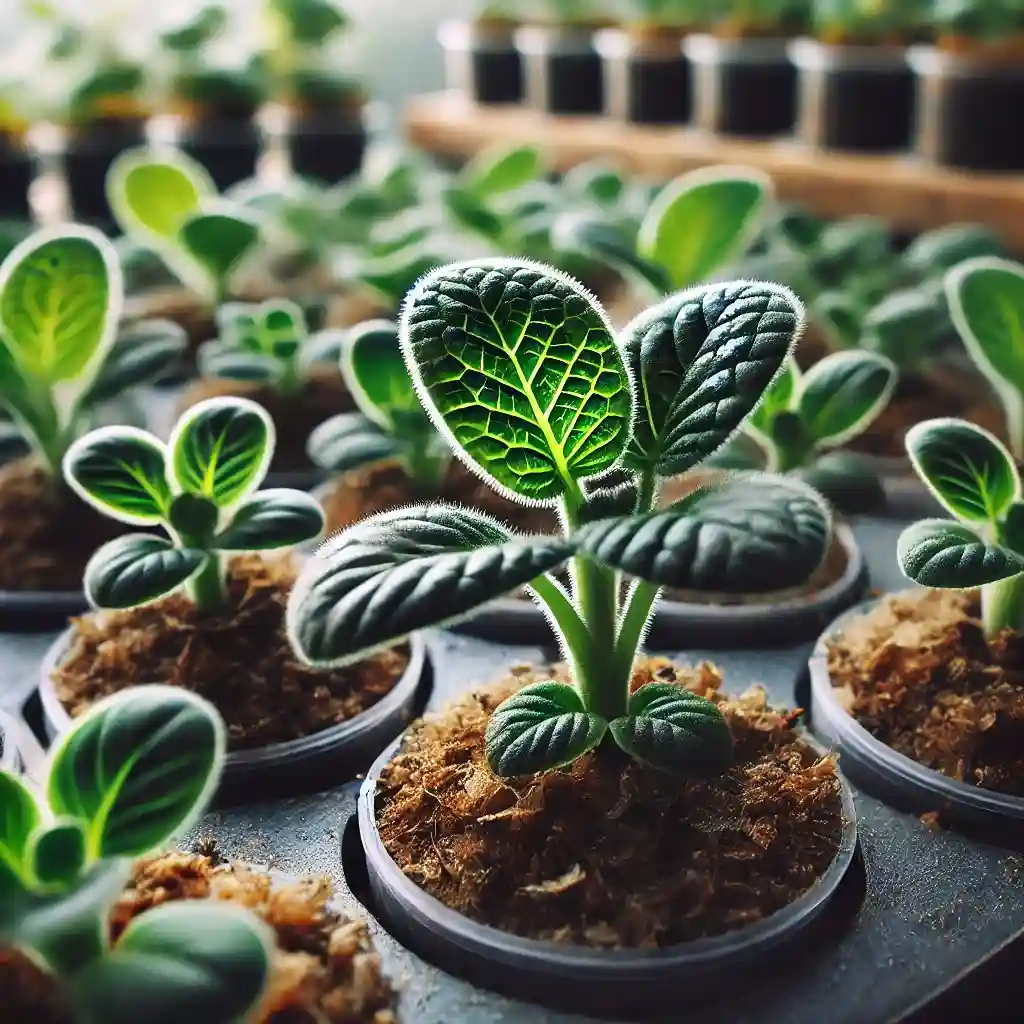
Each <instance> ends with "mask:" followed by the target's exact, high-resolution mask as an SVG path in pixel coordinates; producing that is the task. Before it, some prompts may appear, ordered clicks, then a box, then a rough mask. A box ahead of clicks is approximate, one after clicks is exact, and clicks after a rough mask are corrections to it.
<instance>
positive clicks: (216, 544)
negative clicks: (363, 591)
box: [64, 398, 324, 613]
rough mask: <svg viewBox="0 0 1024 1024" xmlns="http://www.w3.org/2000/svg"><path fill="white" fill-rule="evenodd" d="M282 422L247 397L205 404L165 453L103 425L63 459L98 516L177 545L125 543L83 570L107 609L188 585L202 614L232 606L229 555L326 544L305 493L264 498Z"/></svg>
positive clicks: (141, 538) (144, 540) (145, 438)
mask: <svg viewBox="0 0 1024 1024" xmlns="http://www.w3.org/2000/svg"><path fill="white" fill-rule="evenodd" d="M274 440H275V434H274V425H273V423H272V421H271V419H270V417H269V416H268V415H267V413H266V412H265V410H264V409H263V408H262V407H260V406H259V405H257V404H256V403H255V402H251V401H249V400H248V399H243V398H211V399H208V400H206V401H205V402H199V403H198V404H197V405H195V406H193V407H192V408H191V409H189V410H188V411H187V412H186V413H185V414H184V415H183V416H182V417H181V419H179V420H178V423H177V424H176V426H175V428H174V430H173V432H172V433H171V437H170V440H169V441H168V442H167V443H166V444H164V443H163V442H162V441H161V440H160V439H159V438H157V437H156V436H154V435H153V434H150V433H148V432H147V431H144V430H138V429H135V428H132V427H116V426H111V427H101V428H100V429H99V430H94V431H92V432H91V433H89V434H86V435H85V437H82V438H79V440H78V441H76V442H75V443H74V444H73V445H72V446H71V448H70V449H69V450H68V452H67V455H66V456H65V457H64V475H65V478H66V480H67V482H68V484H69V485H70V486H71V487H72V488H73V489H74V490H75V492H76V493H77V494H79V495H80V496H81V497H82V498H83V499H84V500H85V501H86V502H88V503H89V504H90V505H92V506H93V507H94V508H96V509H97V510H98V511H100V512H102V513H104V514H105V515H108V516H110V517H111V518H112V519H116V520H118V521H119V522H123V523H128V524H131V525H135V526H148V527H153V526H160V527H162V528H163V529H164V530H165V531H166V533H167V534H168V536H167V537H166V538H165V537H159V536H155V535H153V534H148V533H147V534H141V533H136V534H126V535H125V536H123V537H118V538H116V539H115V540H112V541H110V542H109V543H108V544H105V545H104V546H103V547H101V548H100V549H99V550H98V551H97V552H96V553H95V554H94V555H93V557H92V558H91V559H90V560H89V563H88V565H87V566H86V569H85V580H84V584H85V594H86V597H87V598H88V599H89V602H90V603H91V604H92V605H93V606H94V607H97V608H109V609H122V608H134V607H137V606H139V605H143V604H149V603H150V602H152V601H156V600H159V599H160V598H162V597H166V596H167V595H168V594H172V593H174V592H175V591H176V590H178V589H179V588H180V587H186V588H187V590H188V594H189V597H190V598H191V600H192V601H193V603H194V604H195V607H196V610H197V611H199V612H201V613H208V612H214V611H218V610H220V609H221V608H223V607H225V605H226V604H227V603H228V600H229V595H228V593H227V589H226V586H225V576H224V569H225V558H226V556H231V555H237V554H241V553H242V552H247V551H279V550H282V549H284V548H289V547H292V546H293V545H297V544H302V543H304V542H306V541H309V540H312V539H313V538H314V537H316V536H318V535H319V534H320V533H321V531H322V530H323V527H324V517H323V512H322V511H321V510H320V506H319V505H318V504H317V503H316V501H315V500H314V499H313V498H312V497H310V496H309V495H308V494H305V493H303V492H302V491H295V490H290V489H288V488H271V489H268V490H263V491H260V490H257V488H258V487H259V485H260V483H261V482H262V481H263V478H264V476H265V475H266V472H267V467H268V466H269V465H270V460H271V458H272V457H273V454H274Z"/></svg>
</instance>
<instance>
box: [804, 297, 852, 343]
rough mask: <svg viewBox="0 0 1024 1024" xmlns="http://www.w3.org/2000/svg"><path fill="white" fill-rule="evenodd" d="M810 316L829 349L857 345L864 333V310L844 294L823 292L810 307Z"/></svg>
mask: <svg viewBox="0 0 1024 1024" xmlns="http://www.w3.org/2000/svg"><path fill="white" fill-rule="evenodd" d="M811 316H812V317H813V319H814V322H815V324H817V326H818V327H820V328H821V330H822V333H823V334H824V335H825V339H826V341H827V343H828V346H829V348H831V349H847V348H853V347H854V346H855V345H858V344H859V343H860V340H861V335H862V333H863V331H864V310H863V309H862V308H861V306H860V305H859V304H858V303H857V302H856V301H855V300H854V299H853V298H852V297H851V296H850V295H848V294H847V293H846V292H842V291H830V292H823V293H822V294H821V295H819V296H818V298H817V299H815V300H814V304H813V305H812V306H811Z"/></svg>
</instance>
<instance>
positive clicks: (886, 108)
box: [789, 39, 915, 152]
mask: <svg viewBox="0 0 1024 1024" xmlns="http://www.w3.org/2000/svg"><path fill="white" fill-rule="evenodd" d="M789 55H790V58H791V59H792V61H793V63H794V64H795V65H796V67H797V68H798V70H799V113H798V119H797V135H798V136H799V138H800V139H801V140H802V141H803V142H806V143H807V144H808V145H811V146H817V147H820V148H822V149H845V150H865V151H874V152H887V151H890V152H891V151H895V150H904V149H908V148H909V147H910V144H911V136H912V134H913V126H914V92H915V84H914V73H913V72H912V71H911V70H910V65H909V64H907V58H906V53H905V51H903V50H894V49H890V48H884V47H873V46H826V45H825V44H824V43H819V42H818V41H817V40H815V39H797V40H795V41H794V42H792V43H790V46H789Z"/></svg>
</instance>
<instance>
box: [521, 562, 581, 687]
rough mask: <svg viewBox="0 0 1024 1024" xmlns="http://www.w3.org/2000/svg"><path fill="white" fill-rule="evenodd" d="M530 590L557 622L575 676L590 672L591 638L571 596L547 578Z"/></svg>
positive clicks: (541, 578) (536, 580) (536, 583)
mask: <svg viewBox="0 0 1024 1024" xmlns="http://www.w3.org/2000/svg"><path fill="white" fill-rule="evenodd" d="M530 588H531V589H532V590H533V592H534V594H536V595H537V599H538V600H539V601H540V602H541V603H542V604H543V605H544V607H545V608H547V610H548V613H549V614H550V615H551V618H552V619H554V621H555V623H556V625H557V627H558V632H559V635H560V636H561V639H562V642H563V643H564V644H565V649H566V653H567V654H568V656H569V660H570V661H571V662H572V666H573V669H574V670H575V672H576V674H577V675H579V674H580V673H581V672H583V673H586V672H589V671H590V670H591V666H590V661H591V650H590V634H589V633H588V632H587V627H586V625H585V624H584V622H583V620H582V619H581V618H580V614H579V612H578V611H577V610H576V607H575V605H574V604H573V603H572V601H571V599H570V598H569V595H568V594H566V592H565V591H564V590H563V589H562V587H561V585H560V584H559V583H557V582H556V581H555V580H554V579H552V578H551V577H550V576H548V575H544V576H538V577H537V578H536V579H535V580H533V581H532V582H531V583H530Z"/></svg>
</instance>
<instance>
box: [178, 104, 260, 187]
mask: <svg viewBox="0 0 1024 1024" xmlns="http://www.w3.org/2000/svg"><path fill="white" fill-rule="evenodd" d="M178 146H179V148H180V149H181V150H182V151H183V152H185V153H187V154H188V155H189V156H190V157H192V159H193V160H197V161H198V162H199V163H201V164H202V165H203V166H204V167H205V168H206V169H207V170H208V171H209V172H210V177H211V178H213V181H214V183H215V184H216V186H217V189H218V190H219V191H221V192H224V191H226V190H227V189H229V188H231V186H232V185H237V184H238V183H239V182H240V181H248V180H249V179H250V178H255V177H256V167H257V164H258V163H259V159H260V154H261V153H262V152H263V135H262V133H261V132H260V129H259V127H258V126H257V125H256V124H255V123H254V122H252V121H237V120H230V121H224V120H209V121H194V122H190V123H188V124H185V125H183V126H182V128H181V131H180V133H179V136H178Z"/></svg>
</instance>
